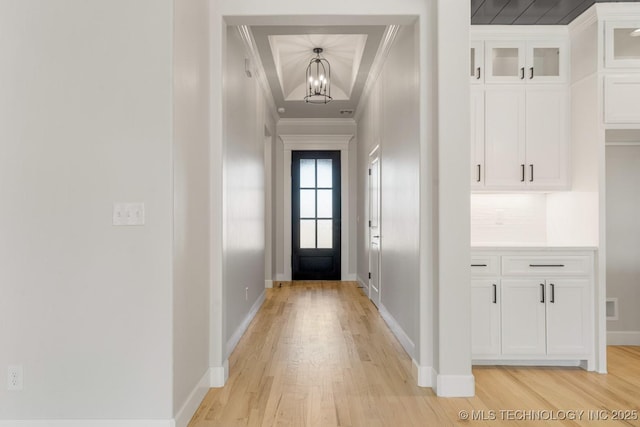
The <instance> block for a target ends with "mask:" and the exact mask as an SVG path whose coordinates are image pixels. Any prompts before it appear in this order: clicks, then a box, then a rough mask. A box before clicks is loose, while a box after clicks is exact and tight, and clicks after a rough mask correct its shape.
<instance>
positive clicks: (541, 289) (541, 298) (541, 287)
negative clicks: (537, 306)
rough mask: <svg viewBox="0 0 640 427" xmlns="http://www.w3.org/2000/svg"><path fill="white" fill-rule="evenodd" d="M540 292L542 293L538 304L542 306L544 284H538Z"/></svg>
mask: <svg viewBox="0 0 640 427" xmlns="http://www.w3.org/2000/svg"><path fill="white" fill-rule="evenodd" d="M540 291H542V294H541V295H540V302H541V303H543V304H544V283H540Z"/></svg>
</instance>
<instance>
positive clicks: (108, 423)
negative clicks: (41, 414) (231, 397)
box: [0, 419, 176, 427]
mask: <svg viewBox="0 0 640 427" xmlns="http://www.w3.org/2000/svg"><path fill="white" fill-rule="evenodd" d="M0 427H176V425H175V423H174V421H173V420H108V419H107V420H0Z"/></svg>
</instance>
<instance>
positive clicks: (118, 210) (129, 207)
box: [113, 202, 145, 226]
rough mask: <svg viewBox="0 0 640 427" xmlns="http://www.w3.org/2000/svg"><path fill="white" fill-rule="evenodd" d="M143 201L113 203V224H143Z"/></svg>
mask: <svg viewBox="0 0 640 427" xmlns="http://www.w3.org/2000/svg"><path fill="white" fill-rule="evenodd" d="M144 224H145V209H144V203H140V202H138V203H114V204H113V225H118V226H120V225H144Z"/></svg>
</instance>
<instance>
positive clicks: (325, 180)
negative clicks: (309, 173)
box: [318, 159, 333, 188]
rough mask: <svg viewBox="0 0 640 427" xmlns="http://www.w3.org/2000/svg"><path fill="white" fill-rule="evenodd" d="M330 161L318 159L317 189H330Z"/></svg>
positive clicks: (331, 185)
mask: <svg viewBox="0 0 640 427" xmlns="http://www.w3.org/2000/svg"><path fill="white" fill-rule="evenodd" d="M331 163H332V160H331V159H318V187H319V188H332V187H333V183H332V177H333V171H332V168H331V167H332V165H331Z"/></svg>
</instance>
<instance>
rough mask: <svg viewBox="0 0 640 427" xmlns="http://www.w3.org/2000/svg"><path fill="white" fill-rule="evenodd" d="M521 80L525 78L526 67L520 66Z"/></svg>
mask: <svg viewBox="0 0 640 427" xmlns="http://www.w3.org/2000/svg"><path fill="white" fill-rule="evenodd" d="M520 80H524V67H522V68H520Z"/></svg>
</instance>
